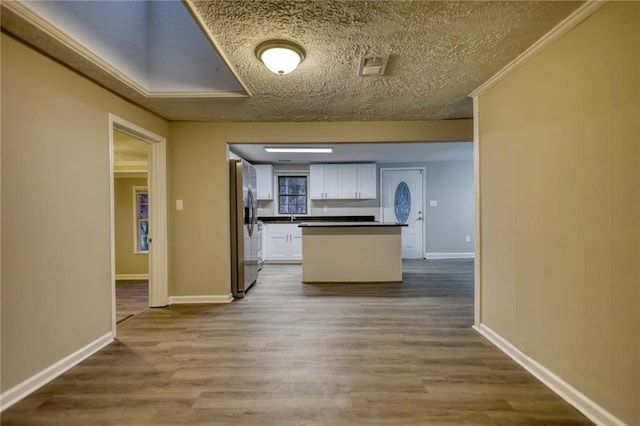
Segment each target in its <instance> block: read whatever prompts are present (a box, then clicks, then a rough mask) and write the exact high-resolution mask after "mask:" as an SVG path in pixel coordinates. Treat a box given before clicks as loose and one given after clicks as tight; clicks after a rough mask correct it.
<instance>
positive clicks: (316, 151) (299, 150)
mask: <svg viewBox="0 0 640 426" xmlns="http://www.w3.org/2000/svg"><path fill="white" fill-rule="evenodd" d="M264 150H265V151H267V152H294V153H313V154H331V153H332V152H333V148H317V147H316V148H302V147H291V148H285V147H265V149H264Z"/></svg>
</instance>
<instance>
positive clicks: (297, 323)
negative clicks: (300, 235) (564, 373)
mask: <svg viewBox="0 0 640 426" xmlns="http://www.w3.org/2000/svg"><path fill="white" fill-rule="evenodd" d="M404 266H405V268H404V270H405V272H404V274H403V277H404V282H403V283H402V284H348V285H347V284H322V285H320V284H315V285H303V284H301V283H300V280H301V267H300V265H266V266H265V267H264V269H263V270H262V272H261V274H260V278H259V281H258V283H257V284H256V285H255V286H254V287H253V288H252V289H251V290H250V291H249V293H248V295H247V297H246V298H245V299H242V300H237V301H235V302H233V303H231V304H226V305H174V306H170V307H168V308H164V309H147V310H146V311H144V312H142V313H140V314H138V315H136V316H134V317H132V318H130V319H129V320H127V321H126V322H125V323H123V324H122V325H120V326H119V327H118V339H117V341H116V342H114V343H112V344H111V345H109V346H108V347H106V348H105V349H103V350H102V351H100V352H99V353H98V354H96V355H94V356H92V357H91V358H89V359H87V360H86V361H84V362H83V363H81V364H80V365H78V366H77V367H75V368H73V369H71V370H70V371H68V372H67V373H65V374H64V375H63V376H61V377H59V378H58V379H56V380H54V381H53V382H51V383H50V384H48V385H46V386H45V387H43V388H42V389H41V390H39V391H38V392H36V393H34V394H33V395H31V396H30V397H28V398H26V399H24V400H23V401H21V402H19V403H17V404H16V405H14V406H13V407H12V408H10V409H9V410H7V411H6V412H5V413H3V414H2V424H7V425H9V424H35V425H37V424H41V425H45V424H46V425H51V424H65V425H70V424H83V425H86V424H96V423H99V424H113V425H116V424H117V425H123V424H132V425H133V424H135V425H152V424H153V425H157V424H175V425H186V424H189V425H194V424H202V425H205V424H207V425H210V424H224V425H232V424H235V425H302V424H310V425H371V424H376V425H403V424H404V425H514V424H538V425H540V424H553V425H563V424H564V425H569V424H571V425H578V424H580V425H582V424H585V425H586V424H591V423H590V422H589V421H588V420H587V419H586V418H585V417H584V416H582V415H581V414H580V413H579V412H577V411H576V410H575V409H573V408H572V407H571V406H569V405H568V404H567V403H565V402H564V401H563V400H561V399H560V398H559V397H558V396H556V395H555V394H554V393H553V392H551V391H550V390H549V389H548V388H547V387H545V386H544V385H542V384H541V383H539V382H538V381H537V380H536V379H534V378H533V377H532V376H531V375H530V374H529V373H527V372H526V371H525V370H523V369H522V368H520V367H519V366H518V365H517V364H515V362H513V361H512V360H510V359H509V358H507V357H506V356H505V355H504V354H503V353H502V352H500V351H499V350H498V349H496V348H494V347H493V346H492V345H491V344H489V343H488V342H487V341H485V340H484V338H483V337H481V336H480V335H479V334H477V333H476V332H475V331H474V330H473V329H471V324H472V321H473V260H466V259H463V260H437V261H436V260H429V261H409V262H406V263H405V265H404Z"/></svg>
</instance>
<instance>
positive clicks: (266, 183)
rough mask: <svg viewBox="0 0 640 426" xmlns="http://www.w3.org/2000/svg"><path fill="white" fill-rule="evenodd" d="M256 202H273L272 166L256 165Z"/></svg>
mask: <svg viewBox="0 0 640 426" xmlns="http://www.w3.org/2000/svg"><path fill="white" fill-rule="evenodd" d="M253 167H255V168H256V181H257V190H258V200H273V166H272V165H271V164H256V165H255V166H253Z"/></svg>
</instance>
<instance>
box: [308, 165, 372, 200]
mask: <svg viewBox="0 0 640 426" xmlns="http://www.w3.org/2000/svg"><path fill="white" fill-rule="evenodd" d="M309 170H310V180H311V182H310V188H311V189H310V192H311V199H313V200H327V199H328V200H337V199H342V200H347V199H348V200H357V199H375V198H376V194H377V179H376V173H377V169H376V165H375V164H374V163H366V164H312V165H311V166H310V167H309Z"/></svg>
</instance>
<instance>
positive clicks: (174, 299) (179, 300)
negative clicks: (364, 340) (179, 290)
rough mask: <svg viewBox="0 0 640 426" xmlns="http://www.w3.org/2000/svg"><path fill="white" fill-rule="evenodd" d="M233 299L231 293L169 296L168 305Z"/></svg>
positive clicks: (227, 301) (226, 301)
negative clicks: (223, 294)
mask: <svg viewBox="0 0 640 426" xmlns="http://www.w3.org/2000/svg"><path fill="white" fill-rule="evenodd" d="M232 300H233V295H232V294H227V295H226V296H170V297H169V304H170V305H180V304H186V303H229V302H231V301H232Z"/></svg>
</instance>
